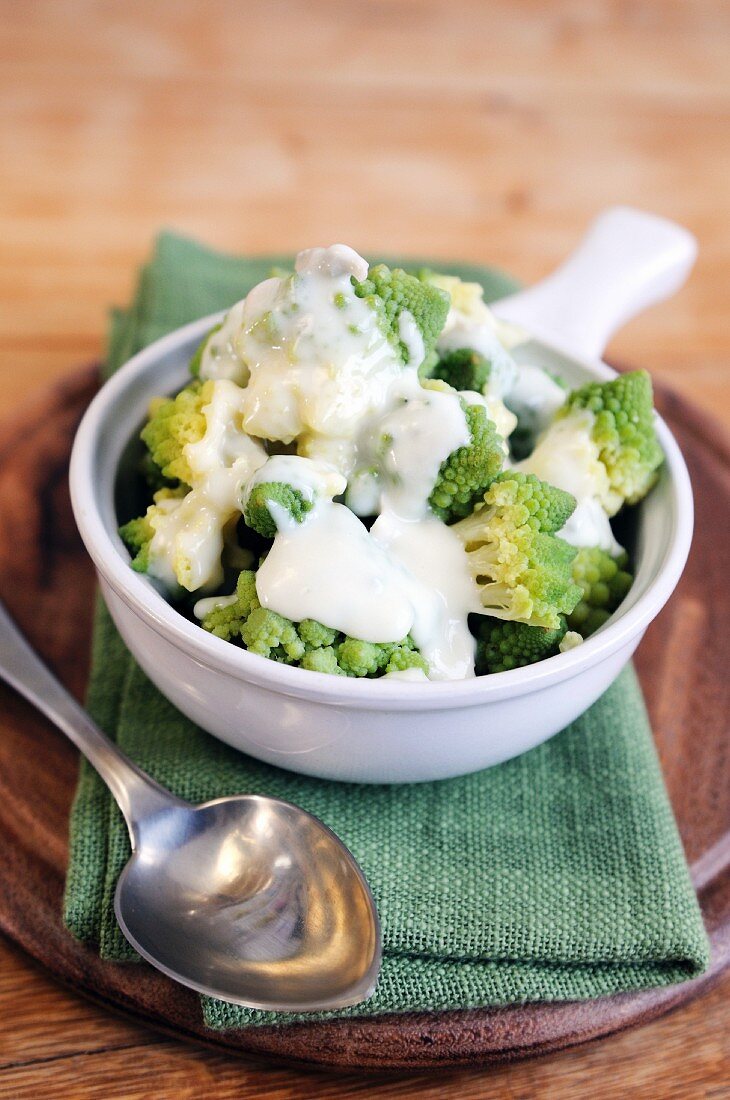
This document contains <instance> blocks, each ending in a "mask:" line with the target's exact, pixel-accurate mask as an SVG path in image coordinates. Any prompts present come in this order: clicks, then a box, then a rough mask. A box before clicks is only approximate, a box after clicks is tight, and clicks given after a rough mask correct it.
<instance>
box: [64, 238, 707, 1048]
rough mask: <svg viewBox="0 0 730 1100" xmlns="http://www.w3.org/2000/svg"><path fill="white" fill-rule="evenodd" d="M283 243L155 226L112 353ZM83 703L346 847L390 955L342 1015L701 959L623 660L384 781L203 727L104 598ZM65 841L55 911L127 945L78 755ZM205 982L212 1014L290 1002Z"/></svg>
mask: <svg viewBox="0 0 730 1100" xmlns="http://www.w3.org/2000/svg"><path fill="white" fill-rule="evenodd" d="M286 259H287V258H286V257H282V258H272V257H267V258H265V259H254V260H246V259H235V258H233V257H228V256H221V255H219V254H217V253H214V252H211V251H209V250H206V249H203V248H201V247H200V246H199V245H197V244H195V243H193V242H191V241H187V240H184V239H182V238H179V237H177V236H174V235H172V234H164V235H162V236H161V237H160V238H159V239H158V241H157V245H156V248H155V252H154V255H153V257H152V260H151V261H150V263H149V264H148V265H147V266H146V267H145V269H144V271H143V273H142V276H141V279H140V283H139V288H138V291H137V295H136V297H135V300H134V303H133V305H132V307H131V309H129V310H128V311H126V312H120V313H117V314H116V315H115V316H114V318H113V325H112V335H111V342H110V351H109V359H108V370H109V372H111V371H113V370H115V369H116V368H117V367H118V366H119V365H120V364H121V363H122V362H124V361H125V360H126V359H127V358H128V357H129V356H130V355H131V354H133V353H134V352H135V351H137V350H139V348H141V347H143V346H145V345H146V344H147V343H149V342H150V341H151V340H154V339H156V338H157V337H159V336H161V335H163V334H164V333H165V332H168V331H169V330H171V329H174V328H177V327H178V326H179V325H182V324H184V323H186V322H187V321H190V320H192V319H194V318H195V317H199V316H202V315H204V314H206V313H209V312H213V311H214V310H216V309H220V308H223V307H226V306H228V305H231V304H232V303H233V302H234V301H236V300H237V299H238V298H240V297H242V296H243V295H244V294H245V293H246V292H247V290H248V289H249V287H250V286H252V285H253V284H254V283H255V282H258V281H259V280H260V279H262V278H264V277H266V275H267V273H268V271H269V269H270V267H271V265H272V263H275V262H286ZM411 262H414V263H415V262H420V261H411ZM440 266H444V265H440ZM448 266H449V269H450V270H453V271H455V272H457V273H459V274H461V275H462V276H463V277H468V278H472V279H478V280H479V281H480V282H482V283H483V285H484V287H485V294H486V297H487V298H493V297H497V296H499V295H500V294H503V293H506V292H508V291H509V290H511V289H513V287H514V283H512V282H511V281H510V280H509V279H507V278H506V277H505V276H503V275H500V274H498V273H496V272H493V271H490V270H486V269H483V268H476V267H469V266H464V265H459V266H456V265H448ZM87 702H88V706H89V709H90V710H91V712H92V713H93V714H94V716H95V717H96V719H97V721H98V722H99V724H100V725H101V726H102V728H104V729H105V731H106V732H107V733H108V734H109V735H110V736H111V737H114V738H115V739H116V741H117V742H118V743H119V745H120V746H121V747H122V748H123V749H124V751H125V752H126V753H127V754H128V755H129V756H131V757H132V758H133V759H134V760H136V761H137V762H138V763H139V764H140V765H141V766H142V767H143V768H144V769H146V770H147V771H149V772H150V774H151V775H153V776H154V777H155V778H156V779H157V780H159V782H161V783H163V784H164V785H165V786H167V787H169V788H170V789H171V790H172V791H174V792H175V793H176V794H177V795H180V796H181V797H183V798H187V799H190V800H191V801H193V802H199V801H204V800H205V799H209V798H213V797H218V796H222V795H227V794H235V793H262V794H271V795H274V796H276V797H279V798H285V799H288V800H290V801H292V802H295V803H297V804H299V805H301V806H303V807H304V808H305V809H307V810H310V811H311V812H312V813H314V814H316V815H317V816H318V817H320V818H321V819H322V820H323V821H324V822H326V824H327V825H329V826H330V828H332V829H334V831H335V832H336V833H337V834H338V835H339V836H340V837H341V838H342V839H343V841H344V842H345V843H346V844H347V845H348V846H349V847H350V848H351V849H352V851H353V853H354V854H355V856H356V858H357V859H358V860H359V862H360V864H361V866H362V868H363V870H364V872H365V874H366V876H367V878H368V880H369V882H370V884H371V887H372V889H373V894H374V896H375V899H376V902H377V905H378V909H379V911H380V915H381V920H382V925H383V936H384V959H383V969H382V973H381V977H380V980H379V982H378V986H377V989H376V991H375V994H374V996H373V997H372V998H371V999H370V1000H369V1001H368V1002H366V1003H365V1004H361V1005H357V1006H355V1007H354V1008H351V1009H347V1010H344V1011H343V1012H342V1013H340V1015H348V1016H372V1015H377V1014H380V1013H385V1012H407V1011H418V1010H437V1009H456V1008H473V1007H478V1006H485V1005H505V1004H516V1003H520V1002H525V1001H534V1000H573V999H580V998H589V997H596V996H600V995H603V994H609V993H618V992H622V991H625V990H629V989H642V988H647V987H650V986H664V985H670V984H672V983H674V982H680V981H685V980H687V979H689V978H693V977H695V976H696V975H697V974H699V973H701V972H702V970H703V969H704V968H705V967H706V965H707V963H708V953H709V947H708V942H707V938H706V935H705V932H704V928H703V925H702V919H701V916H700V913H699V909H698V906H697V901H696V898H695V895H694V892H693V889H692V886H691V883H690V880H689V875H688V873H687V867H686V864H685V861H684V855H683V852H682V847H681V842H680V839H679V835H678V833H677V828H676V825H675V822H674V819H673V816H672V811H671V807H670V805H669V801H668V799H667V795H666V792H665V789H664V785H663V782H662V777H661V772H660V770H659V765H658V762H657V758H656V754H655V751H654V745H653V741H652V737H651V731H650V729H649V725H648V721H647V717H646V712H645V709H644V704H643V699H642V697H641V692H640V689H639V687H638V684H637V681H636V678H635V675H634V673H633V670H632V669H630V668H628V669H626V670H625V671H624V672H623V673H622V675H621V676H620V677H619V679H618V680H617V682H616V683H615V684H614V685H613V686H612V687H611V688H610V689H609V690H608V691H607V692H606V694H605V695H604V696H603V697H602V698H601V699H600V700H599V701H598V702H597V703H595V704H594V706H593V707H592V708H591V709H590V710H589V711H588V712H587V713H586V714H585V715H583V716H582V717H581V718H579V719H578V720H577V721H576V722H574V723H573V724H572V725H571V726H570V727H568V728H567V729H566V730H564V731H563V732H562V733H561V734H559V735H558V736H557V737H555V738H553V739H552V740H550V741H549V742H547V743H546V744H544V745H542V746H540V747H539V748H537V749H534V750H533V751H532V752H529V753H527V754H526V755H524V756H522V757H519V758H517V759H515V760H511V761H509V762H508V763H506V764H502V765H501V766H500V767H496V768H491V769H488V770H487V771H483V772H479V773H477V774H475V775H470V776H465V777H463V778H460V779H452V780H445V781H442V782H438V783H425V784H413V785H399V786H392V787H386V786H370V785H364V784H363V785H360V784H343V783H334V782H325V781H322V780H316V779H311V778H308V777H303V776H298V775H295V774H293V773H291V772H286V771H282V770H281V769H278V768H274V767H271V766H269V765H267V764H262V763H259V762H258V761H256V760H254V759H251V758H250V757H247V756H243V755H241V754H240V753H236V752H234V751H233V750H232V749H230V748H228V747H227V746H225V745H223V744H222V743H221V742H219V741H217V740H216V739H215V738H213V737H210V736H209V735H207V734H205V733H203V732H202V731H201V730H200V729H198V728H197V727H196V726H194V725H193V724H192V723H191V722H189V721H188V720H187V719H186V718H184V717H183V716H182V715H181V714H180V713H179V712H178V711H176V710H175V708H174V707H173V706H172V705H171V704H170V703H168V702H167V700H166V699H164V698H163V697H162V696H161V695H160V694H159V692H158V691H157V690H156V689H155V688H154V687H153V685H152V684H151V683H150V682H149V681H148V680H147V679H146V677H145V676H144V674H143V673H142V672H141V670H140V669H139V668H138V666H137V665H136V664H135V662H134V661H133V659H132V657H131V656H130V654H129V653H128V652H127V650H126V649H125V647H124V645H123V643H122V641H121V639H120V637H119V635H118V634H117V632H116V630H115V628H114V626H113V624H112V622H111V619H110V617H109V615H108V612H107V610H106V608H105V607H104V606H103V604H102V603H101V602H100V603H99V607H98V609H97V616H96V622H95V627H94V645H93V661H92V672H91V680H90V686H89V693H88V699H87ZM484 735H485V737H488V736H489V730H488V729H485V732H484ZM70 847H71V852H70V863H69V870H68V877H67V882H66V897H65V912H64V918H65V921H66V925H67V927H68V928H69V930H70V931H71V932H72V933H73V934H74V935H75V936H77V937H78V938H79V939H81V940H83V941H84V942H86V943H89V944H93V945H95V946H97V947H98V949H99V951H100V953H101V955H102V957H103V958H105V959H110V960H115V961H124V960H130V961H133V960H134V959H135V958H136V956H135V955H134V952H133V951H132V949H131V948H130V947H129V945H128V944H127V942H126V940H125V939H124V938H123V936H122V935H121V932H120V931H119V928H118V926H117V924H116V921H115V919H114V914H113V908H112V901H113V896H114V888H115V885H116V880H117V877H118V875H119V872H120V870H121V868H122V867H123V865H124V863H125V862H126V860H127V858H128V855H129V842H128V838H127V832H126V828H125V826H124V822H123V820H122V817H121V814H120V813H119V811H118V809H117V807H116V805H115V803H114V802H113V800H112V799H111V797H110V796H109V794H108V792H107V791H106V788H105V787H104V786H103V784H102V783H101V781H100V780H99V778H98V777H97V775H96V773H95V772H94V771H93V770H92V769H91V768H90V767H89V766H88V765H86V764H85V763H84V762H82V764H81V771H80V777H79V785H78V789H77V793H76V798H75V802H74V807H73V811H72V816H71V830H70ZM201 1000H202V1008H203V1015H204V1019H205V1021H206V1023H207V1024H208V1026H210V1027H212V1028H239V1027H245V1026H249V1025H254V1024H260V1023H271V1022H280V1023H283V1022H288V1021H289V1020H292V1019H296V1018H297V1017H294V1016H291V1015H288V1014H273V1013H265V1012H259V1011H257V1010H249V1009H245V1008H241V1007H239V1006H236V1005H229V1004H226V1003H224V1002H221V1001H216V1000H214V999H211V998H206V997H203V998H202V999H201ZM306 1018H307V1019H311V1016H307V1017H306Z"/></svg>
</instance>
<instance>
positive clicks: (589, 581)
mask: <svg viewBox="0 0 730 1100" xmlns="http://www.w3.org/2000/svg"><path fill="white" fill-rule="evenodd" d="M627 565H628V555H627V554H626V553H625V552H624V553H622V554H620V555H619V556H618V557H616V558H613V557H611V555H610V554H609V553H608V551H607V550H601V549H600V547H597V546H587V547H581V549H580V550H579V551H578V553H577V554H576V556H575V561H574V562H573V569H572V573H573V582H574V583H575V584H577V585H578V587H579V588H580V590H581V598H580V600H579V601H578V603H577V604H576V605H575V607H574V608H573V610H572V611H571V613H570V615H569V616H568V626H569V627H570V629H571V630H576V631H577V632H578V633H579V634H582V635H583V637H584V638H588V637H589V636H590V635H591V634H593V633H595V631H596V630H598V628H599V626H603V624H604V623H605V622H607V621H608V619H609V618H610V617H611V615H612V614H613V612H614V611H615V610H616V608H617V607H618V606H619V604H620V603H621V602H622V600H623V599H624V597H625V596H626V595H627V593H628V591H629V589H630V588H631V585H632V582H633V577H632V575H631V573H629V572H628V570H627V569H626V566H627Z"/></svg>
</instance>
